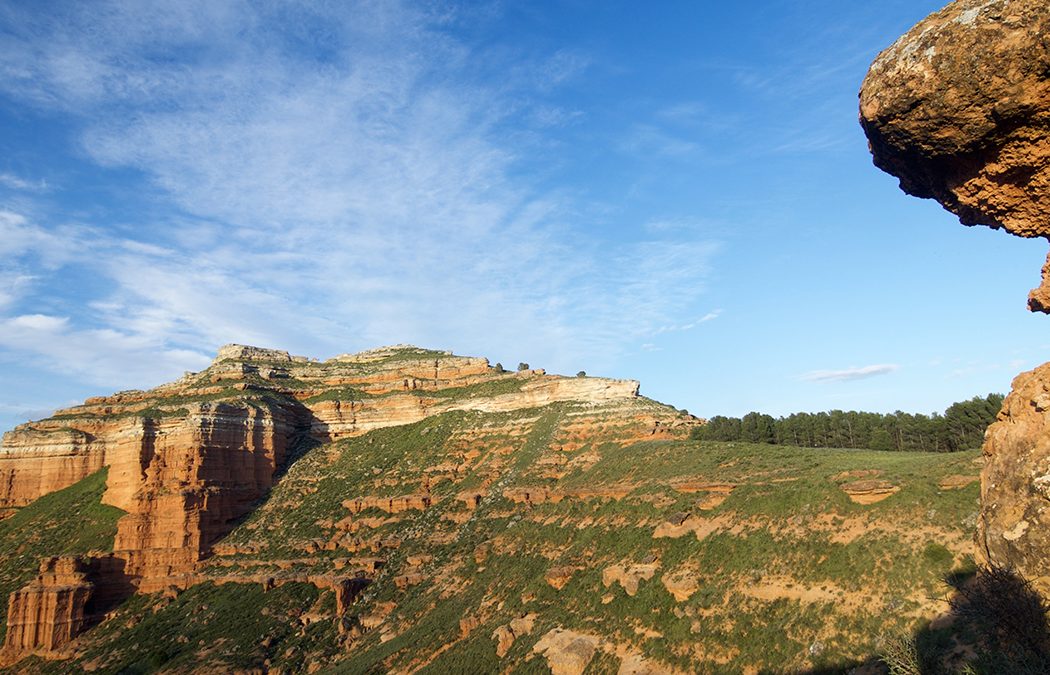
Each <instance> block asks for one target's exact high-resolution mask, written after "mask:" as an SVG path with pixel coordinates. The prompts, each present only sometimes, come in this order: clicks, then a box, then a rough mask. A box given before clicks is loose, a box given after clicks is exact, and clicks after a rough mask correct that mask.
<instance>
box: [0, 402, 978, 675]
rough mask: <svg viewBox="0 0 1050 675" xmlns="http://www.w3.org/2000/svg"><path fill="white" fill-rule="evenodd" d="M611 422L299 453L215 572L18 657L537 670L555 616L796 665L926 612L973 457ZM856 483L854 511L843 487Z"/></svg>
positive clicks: (618, 637)
mask: <svg viewBox="0 0 1050 675" xmlns="http://www.w3.org/2000/svg"><path fill="white" fill-rule="evenodd" d="M639 405H648V404H647V403H645V402H644V401H642V402H639ZM584 413H586V414H584ZM625 416H627V417H629V414H626V413H624V411H623V410H619V411H615V412H610V413H609V414H608V415H607V416H605V417H603V415H602V414H601V413H600V411H595V410H593V409H589V408H587V407H586V406H576V405H572V404H559V405H553V406H547V407H544V408H538V409H532V410H525V411H519V412H516V413H501V414H482V413H449V414H445V415H441V416H438V417H434V418H430V419H428V420H426V421H424V422H420V423H418V424H413V425H406V426H401V427H394V428H390V429H384V430H379V431H375V432H372V433H370V434H367V435H365V436H361V437H358V438H351V439H347V440H343V441H340V442H338V443H335V444H331V445H322V446H317V447H315V448H312V449H311V450H309V451H308V452H307V453H306V454H305V455H304V456H303V457H302V458H300V459H299V460H298V461H297V462H296V463H295V464H294V465H292V466H291V467H290V469H289V471H288V473H287V474H286V475H285V476H284V477H283V478H282V480H281V482H280V483H279V484H278V485H277V487H276V488H275V489H274V490H273V492H272V493H271V495H270V496H269V498H268V499H267V500H266V501H265V502H264V503H262V504H261V505H260V506H259V508H257V509H256V510H255V511H254V512H253V513H252V515H251V516H249V517H248V518H247V519H246V520H245V521H244V522H243V523H242V524H241V525H240V526H239V527H238V528H237V529H235V530H234V531H233V532H232V533H231V534H230V535H229V536H228V537H227V538H226V539H225V540H224V542H222V545H221V546H220V547H219V549H218V550H219V551H220V555H217V556H215V557H214V558H212V559H211V560H210V561H209V562H208V564H207V565H206V567H205V569H204V570H203V572H204V574H205V575H207V576H209V577H212V578H213V580H214V582H215V583H214V584H213V583H207V584H203V585H200V586H197V587H195V588H193V589H191V590H189V591H186V592H184V593H182V594H181V595H179V596H178V597H177V598H174V599H172V598H163V597H160V596H149V597H136V598H134V599H133V600H131V601H130V602H129V603H127V604H126V605H125V606H124V607H123V608H122V609H120V610H119V614H118V616H117V617H116V618H114V619H112V620H110V621H108V622H106V623H104V624H102V625H101V626H99V627H97V628H95V629H93V630H92V631H91V632H89V633H88V634H86V635H85V636H83V637H82V639H81V642H82V647H81V653H80V656H79V658H78V659H77V660H75V661H73V662H65V663H61V664H51V665H49V664H44V663H38V662H37V663H35V665H33V668H42V669H53V670H57V671H62V670H63V669H69V668H73V669H76V668H79V667H83V666H85V665H86V666H89V667H91V668H93V669H95V671H96V672H121V671H122V670H123V669H125V668H133V669H137V672H150V671H152V670H156V669H159V668H165V669H168V670H171V671H172V672H189V671H191V670H193V669H194V668H201V667H203V668H204V669H205V670H211V671H218V670H232V669H249V668H263V667H264V666H265V667H267V668H280V667H284V668H287V669H289V670H290V671H298V670H300V669H302V668H303V667H304V664H309V663H316V664H319V665H320V666H322V667H323V668H324V669H325V670H327V671H330V672H345V673H368V672H376V673H379V672H409V671H418V672H433V673H448V672H457V673H458V672H468V673H469V672H476V673H490V672H499V671H501V670H504V669H508V668H509V669H510V670H512V671H513V672H548V665H547V663H548V662H547V656H545V655H543V654H537V653H535V651H534V648H535V647H536V646H537V643H538V642H540V640H541V638H543V637H544V636H545V635H547V634H548V633H550V631H552V630H554V629H556V628H561V629H567V630H571V631H574V632H575V633H578V634H580V635H583V636H584V639H583V643H584V644H585V647H584V648H583V649H582V652H584V653H586V652H588V649H587V648H586V645H588V644H589V645H591V646H592V649H590V651H591V652H592V653H591V654H590V656H589V660H588V661H586V663H587V664H588V665H587V670H586V671H585V672H588V673H592V672H593V673H598V672H610V671H612V672H615V671H616V670H617V669H618V668H619V667H620V664H621V663H625V662H627V661H631V662H633V663H638V662H647V663H649V664H650V665H653V664H659V665H662V666H663V667H666V668H671V669H677V670H679V671H684V672H725V673H738V672H743V671H746V670H751V671H752V672H757V671H761V670H768V671H772V672H796V671H799V670H805V669H811V668H833V667H840V666H846V665H849V664H854V663H857V662H860V661H863V660H864V659H865V658H867V657H869V656H870V655H871V654H873V653H875V651H876V650H877V642H878V639H879V636H880V635H882V634H886V633H889V632H891V631H893V630H894V629H896V628H902V629H905V630H910V629H913V628H914V627H915V626H916V625H918V624H921V622H923V621H926V620H929V619H931V618H933V617H934V616H935V615H937V614H938V613H939V612H941V611H943V610H944V609H945V606H944V604H943V603H942V602H940V601H939V600H938V598H939V597H943V596H945V595H946V591H947V588H946V587H945V586H944V585H943V583H942V581H941V579H942V577H943V576H944V575H945V574H946V573H948V572H949V571H950V570H952V569H953V568H957V567H959V566H961V565H965V564H967V556H968V554H969V553H970V551H971V548H972V544H971V539H970V531H971V529H972V526H973V520H974V517H975V513H976V510H977V497H978V488H977V484H976V483H975V482H969V483H968V484H967V480H970V479H973V478H975V477H976V474H977V471H978V467H977V465H976V464H975V461H976V460H977V459H978V454H977V453H974V452H970V453H957V454H951V455H943V454H936V455H935V454H912V453H877V452H868V451H864V452H859V451H843V450H813V449H801V448H792V447H774V446H768V445H747V444H739V443H736V444H733V443H715V442H699V441H637V440H634V441H632V442H629V443H626V444H621V443H619V442H615V441H616V438H617V437H618V436H617V434H618V433H619V432H617V431H616V429H617V428H620V427H618V426H617V425H622V424H623V423H624V419H625ZM581 420H582V421H581ZM865 483H866V484H865ZM872 487H874V488H876V489H875V490H874V492H876V493H879V492H880V491H881V496H882V497H883V498H882V499H881V501H877V502H876V503H869V504H861V503H856V502H854V501H853V500H852V499H851V498H850V496H849V495H848V494H847V492H846V490H845V489H844V488H850V489H852V490H853V491H854V492H855V493H856V492H860V493H871V490H868V488H872ZM526 493H528V495H529V496H528V498H527V499H526V498H525V496H524V495H525V494H526ZM421 494H427V495H429V498H430V499H431V500H432V501H431V503H430V505H429V507H426V508H424V507H423V505H418V506H419V508H415V507H412V508H409V509H408V510H398V509H397V508H394V509H392V510H393V511H394V512H389V511H390V510H391V509H388V508H386V507H384V508H376V507H375V506H369V507H367V508H365V509H364V510H362V511H360V512H359V513H355V512H353V510H352V509H350V508H348V507H347V506H346V505H344V502H348V503H353V500H355V499H360V498H375V497H384V498H391V497H401V496H411V495H421ZM887 495H888V496H887ZM41 501H43V500H41ZM369 503H379V504H381V505H382V504H383V503H384V502H377V501H375V500H374V501H373V502H369ZM38 504H39V502H38ZM34 507H36V505H34ZM23 513H24V512H23ZM21 516H22V514H19V517H21ZM5 526H6V527H10V525H8V524H7V523H0V527H5ZM48 552H49V553H50V552H51V549H48ZM374 561H379V564H380V565H381V567H380V568H379V569H378V571H377V572H376V571H373V569H372V567H371V565H372V564H373V562H374ZM358 569H360V570H362V572H361V573H362V574H367V575H368V576H369V577H370V578H372V583H371V585H370V586H368V587H367V588H366V589H365V591H364V593H363V594H362V595H361V596H360V597H359V598H358V599H357V601H356V602H355V603H354V604H352V605H351V606H350V607H349V610H348V611H347V612H346V614H345V615H344V616H342V617H338V616H336V612H335V598H334V595H333V592H332V591H331V590H328V589H325V588H324V586H323V584H321V585H320V586H319V587H318V586H315V585H310V584H305V583H302V582H303V580H308V579H310V578H313V577H314V576H321V577H324V576H331V575H343V576H353V575H354V574H356V571H355V570H358ZM365 570H367V571H365ZM312 575H313V576H312ZM231 579H237V580H240V581H242V582H244V581H247V580H252V579H254V580H260V579H262V580H272V582H273V584H274V585H275V587H273V588H271V589H270V590H264V587H269V586H270V585H271V584H270V582H269V581H267V583H266V585H265V586H264V584H263V583H262V582H259V581H255V582H252V583H221V582H223V581H229V580H231ZM285 580H287V581H288V583H285V584H284V585H282V581H285ZM559 587H560V588H559ZM672 590H674V591H675V592H676V593H677V598H676V596H675V595H673V594H672V592H671V591H672ZM512 622H516V623H512ZM512 627H513V629H512ZM508 632H510V633H511V634H513V640H512V641H511V642H510V643H509V644H508V640H507V635H508ZM501 641H502V648H503V649H502V651H503V652H504V653H503V655H502V657H501V656H499V655H497V648H498V647H500V646H501ZM545 644H546V643H545ZM541 646H543V645H541ZM577 646H579V645H577ZM557 652H558V650H557V649H554V650H552V651H549V652H548V655H553V656H554V657H557V656H558V654H557Z"/></svg>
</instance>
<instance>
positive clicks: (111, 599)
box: [0, 345, 700, 657]
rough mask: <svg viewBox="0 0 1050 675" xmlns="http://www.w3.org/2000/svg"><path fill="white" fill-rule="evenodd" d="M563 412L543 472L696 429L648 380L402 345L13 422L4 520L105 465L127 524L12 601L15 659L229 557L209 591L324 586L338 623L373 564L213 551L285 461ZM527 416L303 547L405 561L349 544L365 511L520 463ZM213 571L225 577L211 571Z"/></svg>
mask: <svg viewBox="0 0 1050 675" xmlns="http://www.w3.org/2000/svg"><path fill="white" fill-rule="evenodd" d="M565 402H571V403H572V404H573V406H575V408H574V409H575V410H576V411H577V412H575V413H574V416H573V417H572V422H571V423H570V424H567V425H565V428H564V429H559V430H558V433H560V434H561V436H560V437H558V438H557V439H555V438H553V437H552V438H551V439H550V440H551V443H550V447H549V448H548V450H547V452H548V454H549V455H550V456H549V457H547V459H548V460H549V462H550V463H551V466H554V467H556V468H559V469H563V470H567V469H569V468H576V467H579V466H582V465H584V464H586V462H584V464H580V462H581V461H583V460H587V461H590V462H593V461H596V456H595V458H594V459H587V458H588V457H589V455H587V454H586V453H581V457H582V459H580V460H578V461H577V460H574V461H576V463H575V464H572V465H570V464H569V463H568V462H567V460H566V461H561V457H562V456H563V455H564V454H566V453H568V452H570V451H575V450H576V449H577V448H579V447H580V445H581V444H585V443H592V442H593V443H595V444H598V443H617V444H621V445H622V444H627V443H631V442H636V441H638V440H655V439H669V438H684V437H686V436H687V435H688V433H689V430H690V429H691V428H692V427H693V426H696V425H697V424H699V423H700V422H699V420H696V419H695V418H692V417H690V416H688V415H685V414H683V413H680V412H678V411H676V410H674V409H673V408H669V407H666V406H661V405H659V404H656V403H654V402H651V401H646V400H645V399H640V398H639V397H638V383H637V382H634V381H629V380H607V379H601V378H588V377H573V378H566V377H559V376H554V375H547V374H546V373H545V372H543V371H542V370H529V371H522V372H518V373H506V372H503V371H502V370H497V369H494V368H492V367H490V366H489V364H488V361H487V360H486V359H478V358H471V357H460V356H454V355H452V354H449V353H447V352H434V351H429V350H422V349H418V348H415V347H408V346H398V347H390V348H382V349H379V350H372V351H369V352H364V353H361V354H356V355H343V356H339V357H336V358H334V359H331V360H329V361H324V362H318V361H313V360H310V359H307V358H304V357H297V356H292V355H290V354H288V353H287V352H283V351H277V350H268V349H260V348H256V347H249V346H244V345H227V346H225V347H223V348H222V349H220V350H219V354H218V356H217V358H216V359H215V361H214V362H213V363H212V364H211V365H210V366H209V367H208V368H207V369H205V370H204V371H202V372H200V373H187V374H186V375H185V376H183V377H182V378H180V379H179V380H177V381H176V382H172V383H169V384H165V385H162V386H160V387H157V388H155V389H152V390H149V391H125V392H120V393H118V394H114V395H112V396H106V397H95V398H90V399H88V400H86V401H85V402H84V404H83V405H79V406H75V407H72V408H69V409H66V410H60V411H58V412H57V413H56V414H55V415H54V416H53V417H51V418H48V419H46V420H41V421H38V422H33V423H29V424H25V425H21V426H20V427H18V428H16V429H15V430H13V431H11V432H9V433H8V434H6V435H5V436H4V442H3V445H2V446H0V511H2V512H4V513H6V509H15V508H18V507H21V506H24V505H26V504H28V503H30V502H32V501H33V500H34V499H36V498H37V497H39V496H41V495H44V494H47V493H49V492H52V491H54V490H57V489H60V488H64V487H67V486H68V485H71V484H73V483H76V482H77V481H79V480H81V479H83V478H84V477H86V476H88V475H90V474H91V473H93V472H95V471H97V470H99V469H100V468H102V467H108V474H107V483H106V490H105V492H104V494H103V496H102V501H103V502H104V503H106V504H109V505H111V506H115V507H117V508H120V509H122V510H124V511H125V512H126V515H124V516H123V517H122V518H120V519H119V521H118V522H117V532H116V537H115V540H114V544H113V552H112V553H110V554H108V555H100V556H96V557H90V558H87V557H85V558H78V559H68V560H67V559H60V561H58V562H56V561H51V562H49V563H47V564H48V565H49V566H48V567H47V569H46V570H45V569H43V568H42V570H41V574H40V577H39V578H38V579H37V580H36V581H35V582H33V583H32V584H30V585H29V586H26V587H25V588H24V589H22V590H20V591H18V592H17V593H15V594H14V595H12V596H11V601H10V602H11V605H10V610H11V614H10V617H9V624H10V626H11V628H10V630H9V632H8V638H9V640H10V641H11V644H10V648H9V649H8V650H7V652H6V653H7V654H8V655H12V654H13V655H15V656H16V657H17V656H18V655H24V654H28V653H48V654H57V653H58V651H57V650H60V649H61V646H62V645H65V644H68V643H69V641H70V640H71V639H72V638H74V637H75V636H76V635H77V634H78V633H79V632H81V631H82V630H84V629H85V627H87V626H89V625H90V624H91V623H92V622H94V621H96V620H97V619H98V618H99V617H100V616H101V614H100V613H99V611H100V608H102V607H106V606H112V605H114V604H116V603H118V602H120V601H121V600H122V599H125V598H127V597H128V595H130V594H131V593H133V592H142V593H152V592H157V591H162V590H163V591H169V590H173V587H174V589H179V588H186V587H189V586H191V585H194V584H196V583H198V582H200V581H201V580H202V579H204V578H205V577H206V575H207V574H208V573H207V572H206V571H205V570H206V567H207V566H206V560H207V559H209V558H211V559H212V560H213V561H214V560H215V558H212V556H214V555H215V554H216V553H218V554H219V555H220V558H221V557H222V556H229V557H231V558H233V557H237V560H236V561H234V560H230V562H229V567H224V565H223V563H222V562H221V561H220V562H219V563H217V564H216V565H214V566H212V567H211V568H208V569H210V570H211V573H210V574H211V576H207V578H208V579H211V580H216V581H218V582H220V583H261V584H262V585H263V587H264V588H269V587H272V586H273V585H274V584H277V585H280V584H281V583H287V582H288V581H290V580H295V579H300V580H306V581H308V582H310V583H313V584H315V585H316V586H318V587H319V588H326V589H332V591H333V592H334V595H335V605H336V609H337V612H336V613H337V614H339V615H342V614H343V613H344V612H346V611H347V609H348V607H349V605H350V604H351V603H352V602H353V600H354V598H356V596H357V594H358V593H359V592H360V591H361V589H362V588H363V587H364V586H365V585H367V583H369V580H370V578H371V577H370V575H371V574H373V573H374V572H375V570H374V569H373V570H371V571H368V570H358V572H360V573H361V575H360V576H345V572H346V570H344V571H343V572H342V573H340V574H330V575H327V576H326V575H321V576H317V575H316V574H314V573H312V572H304V569H305V570H308V569H309V568H310V564H311V559H310V558H304V559H303V560H277V561H274V560H269V561H268V562H265V563H264V562H262V561H254V560H252V559H251V558H250V557H246V556H252V555H253V554H254V548H252V547H251V546H248V547H238V546H236V545H224V546H222V547H221V548H220V549H219V550H218V551H216V550H215V549H214V548H213V545H214V544H216V543H217V542H218V540H219V539H221V538H222V537H224V536H225V535H227V534H228V533H229V532H230V531H231V530H232V529H233V528H234V526H235V525H236V524H237V523H238V522H239V521H241V520H242V519H243V518H244V517H245V516H246V515H247V514H248V513H249V512H251V511H252V510H253V509H255V508H256V507H257V506H258V505H259V504H260V503H261V500H263V498H264V497H266V496H267V494H268V493H269V492H270V490H271V488H272V487H273V485H274V484H275V481H276V480H278V478H279V477H280V476H281V475H282V472H283V471H285V470H286V469H287V468H288V466H289V463H290V462H291V460H293V459H294V458H295V457H296V456H297V455H298V454H299V453H301V452H305V451H306V450H307V449H309V448H312V447H315V446H316V445H317V444H319V443H331V442H334V441H338V440H340V439H343V438H347V437H353V436H360V435H363V434H366V433H368V432H370V431H373V430H376V429H382V428H386V427H393V426H399V425H405V424H410V423H414V422H419V421H422V420H425V419H427V418H429V417H431V416H434V415H440V414H444V413H448V412H457V411H463V412H468V411H476V412H479V413H508V412H512V413H513V412H517V411H523V410H533V409H540V408H543V407H544V406H549V405H551V404H556V403H565ZM518 417H519V418H520V419H516V420H509V421H508V422H507V423H506V424H502V423H500V424H497V425H494V426H491V428H490V427H484V428H478V429H468V430H467V431H464V432H463V435H462V436H456V437H453V438H451V439H449V441H448V442H449V444H450V447H452V448H460V450H454V453H456V454H454V455H453V457H456V456H458V455H460V454H461V455H462V460H461V461H459V460H457V461H451V462H448V461H446V462H445V463H443V464H440V465H435V466H433V467H428V469H427V471H426V474H425V476H424V478H423V480H421V481H420V482H419V483H418V484H415V485H411V486H404V489H405V491H404V492H399V493H396V496H390V495H391V494H392V491H391V490H390V488H391V487H394V486H399V485H400V484H399V482H398V480H397V479H396V478H393V477H385V476H384V477H380V476H377V479H376V483H375V484H374V485H370V484H362V485H361V486H360V487H361V489H362V491H364V490H367V489H373V488H374V489H376V492H375V493H373V494H367V492H366V493H365V494H364V495H361V496H359V497H353V496H352V497H351V498H350V499H345V500H343V501H342V505H343V506H344V507H345V508H346V509H348V510H349V511H350V515H349V516H346V517H344V518H342V519H341V520H339V527H338V528H336V527H335V523H334V522H332V521H324V522H327V523H328V524H330V525H331V526H332V528H334V529H336V530H337V531H334V532H332V533H331V536H326V537H324V538H317V539H312V540H309V541H303V542H297V545H296V549H297V550H300V551H305V552H307V553H308V554H314V553H318V552H320V551H326V552H330V551H335V550H337V549H340V550H345V551H346V552H349V553H354V552H357V551H365V552H371V553H374V552H379V551H383V550H387V549H395V548H397V547H398V546H399V545H400V541H399V540H398V539H397V538H395V537H390V536H384V535H377V536H375V537H368V536H364V535H360V534H359V535H358V536H354V534H353V533H355V532H357V531H358V530H360V529H362V528H364V529H368V528H369V527H381V526H382V525H383V524H384V523H386V522H387V520H386V519H384V518H378V519H377V518H370V517H367V515H366V516H360V517H359V515H358V514H361V513H362V512H364V511H367V510H378V511H384V512H386V513H387V514H390V516H387V517H385V518H387V519H389V518H393V520H390V522H397V519H398V518H400V517H403V516H404V515H405V514H408V513H409V512H423V511H426V510H429V509H430V508H431V507H432V506H433V505H435V504H438V499H437V498H436V497H434V496H432V493H431V489H432V487H433V486H436V485H439V484H440V483H442V482H444V481H453V482H458V481H461V480H463V479H464V471H465V470H466V469H467V468H469V467H470V462H471V460H472V458H475V457H477V456H478V451H477V450H476V449H475V448H476V447H477V444H478V442H479V438H491V439H499V440H498V442H499V443H501V444H507V448H508V451H511V450H510V449H511V448H513V447H514V444H515V443H517V442H520V440H521V439H523V438H524V435H525V434H527V433H528V430H529V429H530V428H531V427H530V425H531V424H532V423H533V422H535V421H536V420H537V419H539V417H538V415H537V416H533V417H529V416H528V415H524V416H521V415H519V416H518ZM515 439H519V440H515ZM441 442H443V441H441ZM591 454H592V455H593V452H592V453H591ZM377 471H378V469H377ZM380 473H381V472H380ZM497 477H498V470H496V471H494V472H490V475H489V476H488V477H487V478H484V479H483V480H482V482H481V483H480V486H481V487H477V486H475V487H474V488H472V490H470V491H469V494H468V493H464V494H466V496H465V497H463V496H461V497H460V498H461V499H462V500H463V503H464V504H465V505H466V506H467V508H476V507H477V506H478V505H479V504H480V503H481V501H482V499H483V498H486V497H488V496H489V493H490V488H489V486H490V484H491V483H492V482H493V481H494V480H496V478H497ZM549 478H550V476H546V475H545V477H544V480H546V479H549ZM391 481H392V482H391ZM629 489H630V488H625V489H624V490H614V493H615V494H611V495H607V494H606V492H607V491H606V492H603V491H601V490H597V491H596V490H593V489H590V488H587V489H578V490H576V491H575V492H571V493H569V492H567V493H565V494H561V493H558V494H557V499H558V500H560V499H562V498H565V497H573V498H580V499H589V498H594V497H603V498H604V497H606V496H613V497H614V498H619V497H622V495H623V494H625V493H626V491H627V490H629ZM350 494H351V495H353V493H350ZM538 494H539V493H538ZM492 496H493V497H494V495H492ZM446 515H448V514H446ZM466 517H469V514H468V515H467V516H466ZM417 558H418V556H417ZM417 563H418V564H415V565H410V566H409V567H408V568H406V569H404V570H402V571H403V573H402V574H398V575H393V583H394V585H395V586H396V587H398V588H399V589H402V590H405V589H408V588H410V587H412V586H415V585H417V584H420V583H423V582H426V581H428V580H429V579H430V576H428V574H429V573H426V574H425V573H424V572H423V571H421V570H420V569H419V567H420V565H422V564H423V563H421V562H419V560H417ZM335 569H341V567H340V566H338V565H336V566H335ZM215 570H220V573H218V576H216V574H215ZM304 574H305V576H304ZM518 628H521V626H518ZM508 630H511V628H508ZM513 630H515V631H517V629H516V628H515V629H513ZM515 634H520V632H515ZM504 637H506V636H504Z"/></svg>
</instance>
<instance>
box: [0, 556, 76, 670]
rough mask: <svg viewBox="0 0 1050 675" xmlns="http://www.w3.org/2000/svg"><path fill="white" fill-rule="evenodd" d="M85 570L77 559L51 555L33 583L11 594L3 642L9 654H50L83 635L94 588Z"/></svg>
mask: <svg viewBox="0 0 1050 675" xmlns="http://www.w3.org/2000/svg"><path fill="white" fill-rule="evenodd" d="M86 572H87V570H86V566H85V565H84V564H83V563H82V562H81V561H79V560H77V559H76V558H50V559H47V560H44V561H43V562H42V563H41V565H40V574H39V576H38V577H37V578H36V580H35V581H34V582H33V583H31V584H29V585H28V586H26V587H25V588H23V589H21V590H19V591H16V592H14V593H12V594H11V597H10V599H9V600H8V603H7V636H6V639H5V641H4V653H5V654H6V655H7V656H8V657H13V656H15V655H23V654H26V653H38V654H42V655H49V654H51V653H52V652H54V651H56V650H58V649H59V648H61V647H63V646H65V645H66V644H68V643H69V642H70V641H72V639H73V638H74V637H76V636H77V635H79V634H80V632H81V631H82V630H83V629H84V626H85V624H86V622H87V604H88V600H89V599H90V597H91V593H92V591H93V590H94V588H95V587H94V584H92V583H91V582H90V581H88V580H87V574H86ZM0 663H2V661H0Z"/></svg>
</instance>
